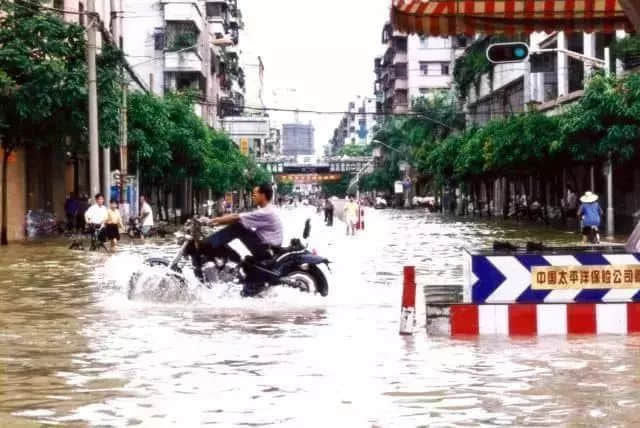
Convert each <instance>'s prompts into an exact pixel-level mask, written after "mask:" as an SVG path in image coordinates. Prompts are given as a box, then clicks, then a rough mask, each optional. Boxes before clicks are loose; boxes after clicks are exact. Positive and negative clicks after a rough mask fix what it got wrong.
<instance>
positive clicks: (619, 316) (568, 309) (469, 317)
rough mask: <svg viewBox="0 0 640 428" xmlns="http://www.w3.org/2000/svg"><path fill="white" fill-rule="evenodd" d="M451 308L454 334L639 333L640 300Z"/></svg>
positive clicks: (469, 305) (452, 306) (452, 331)
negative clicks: (629, 301)
mask: <svg viewBox="0 0 640 428" xmlns="http://www.w3.org/2000/svg"><path fill="white" fill-rule="evenodd" d="M432 311H433V309H432ZM448 312H449V314H448V315H449V317H450V331H449V332H448V333H450V335H451V336H482V335H503V336H507V335H508V336H544V335H569V334H619V335H626V334H632V333H640V303H597V304H596V303H569V304H517V303H516V304H498V305H476V304H454V305H450V306H449V311H448Z"/></svg>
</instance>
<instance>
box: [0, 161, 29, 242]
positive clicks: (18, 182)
mask: <svg viewBox="0 0 640 428" xmlns="http://www.w3.org/2000/svg"><path fill="white" fill-rule="evenodd" d="M25 159H26V156H25V152H24V151H23V150H17V151H15V152H14V153H13V154H12V156H11V158H10V160H9V164H8V167H7V192H8V204H7V205H8V211H7V215H8V230H7V232H8V239H9V241H17V240H20V239H23V238H24V214H25V212H26V198H25V192H26V179H25V178H26V160H25ZM1 174H2V163H1V162H0V176H1ZM0 191H2V192H4V191H5V189H2V183H1V182H0ZM0 215H2V206H0Z"/></svg>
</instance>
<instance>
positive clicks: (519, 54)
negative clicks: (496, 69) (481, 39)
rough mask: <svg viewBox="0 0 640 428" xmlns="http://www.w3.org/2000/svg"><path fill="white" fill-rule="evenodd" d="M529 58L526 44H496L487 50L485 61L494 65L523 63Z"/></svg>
mask: <svg viewBox="0 0 640 428" xmlns="http://www.w3.org/2000/svg"><path fill="white" fill-rule="evenodd" d="M528 57H529V46H528V45H527V44H526V43H521V42H512V43H496V44H493V45H491V46H489V48H488V49H487V59H488V60H489V61H491V62H492V63H494V64H505V63H510V62H523V61H525V60H526V59H527V58H528Z"/></svg>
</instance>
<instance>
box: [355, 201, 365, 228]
mask: <svg viewBox="0 0 640 428" xmlns="http://www.w3.org/2000/svg"><path fill="white" fill-rule="evenodd" d="M356 229H357V230H364V207H363V206H362V205H358V223H357V224H356Z"/></svg>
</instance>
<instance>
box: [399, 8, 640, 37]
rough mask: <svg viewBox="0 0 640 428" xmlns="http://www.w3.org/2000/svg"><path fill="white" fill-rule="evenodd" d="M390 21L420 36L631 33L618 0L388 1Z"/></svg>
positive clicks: (403, 30)
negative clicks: (594, 32) (560, 32)
mask: <svg viewBox="0 0 640 428" xmlns="http://www.w3.org/2000/svg"><path fill="white" fill-rule="evenodd" d="M391 20H392V23H393V26H394V28H395V29H396V30H398V31H401V32H405V33H409V34H414V33H416V34H421V35H425V36H450V35H456V34H467V35H472V34H476V33H482V34H497V33H505V34H521V33H527V34H528V33H532V32H535V31H545V32H548V33H550V32H552V31H567V32H574V31H579V32H582V31H584V32H593V31H597V32H604V33H612V32H614V31H615V30H618V29H623V30H626V31H629V32H632V31H633V27H632V26H631V23H630V22H629V20H628V19H627V18H626V16H625V14H624V11H623V9H622V6H621V5H620V1H619V0H393V6H392V9H391Z"/></svg>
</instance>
